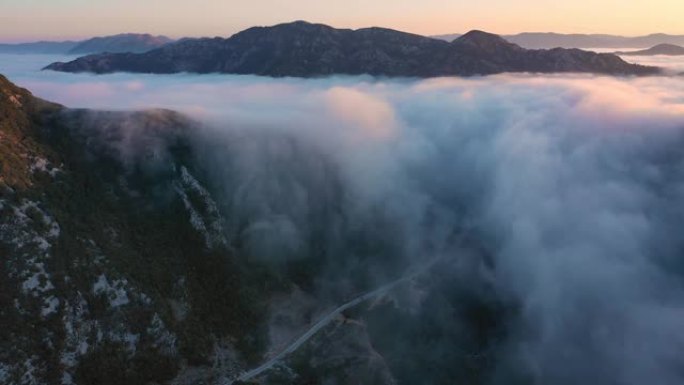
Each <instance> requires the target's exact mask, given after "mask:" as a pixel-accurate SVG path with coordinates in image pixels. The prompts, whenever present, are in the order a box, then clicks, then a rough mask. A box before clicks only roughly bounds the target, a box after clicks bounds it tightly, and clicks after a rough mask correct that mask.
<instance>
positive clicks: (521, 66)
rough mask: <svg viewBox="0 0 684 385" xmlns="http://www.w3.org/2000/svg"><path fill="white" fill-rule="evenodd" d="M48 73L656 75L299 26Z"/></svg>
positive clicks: (109, 57) (480, 45)
mask: <svg viewBox="0 0 684 385" xmlns="http://www.w3.org/2000/svg"><path fill="white" fill-rule="evenodd" d="M46 69H50V70H55V71H63V72H93V73H99V74H102V73H111V72H118V71H125V72H140V73H160V74H164V73H178V72H192V73H232V74H255V75H265V76H296V77H315V76H326V75H334V74H345V75H358V74H370V75H376V76H392V77H397V76H398V77H435V76H472V75H488V74H496V73H503V72H540V73H552V72H589V73H603V74H616V75H644V74H654V73H657V72H659V70H658V69H657V68H653V67H644V66H639V65H634V64H629V63H627V62H625V61H623V60H622V59H620V58H619V57H617V56H615V55H611V54H597V53H593V52H586V51H581V50H566V49H553V50H527V49H523V48H521V47H520V46H518V45H515V44H513V43H510V42H508V41H506V40H504V39H503V38H501V37H500V36H497V35H493V34H489V33H486V32H482V31H471V32H469V33H467V34H465V35H463V36H461V37H460V38H459V39H457V40H455V41H454V42H452V43H448V42H445V41H442V40H438V39H432V38H428V37H424V36H419V35H414V34H409V33H405V32H400V31H395V30H391V29H385V28H364V29H358V30H349V29H335V28H332V27H329V26H326V25H322V24H311V23H307V22H302V21H299V22H293V23H288V24H280V25H276V26H273V27H254V28H250V29H247V30H245V31H243V32H240V33H237V34H235V35H233V36H232V37H230V38H227V39H223V38H204V39H184V40H182V41H179V42H177V43H173V44H168V45H165V46H163V47H161V48H158V49H154V50H151V51H149V52H146V53H142V54H132V53H122V54H99V55H90V56H85V57H81V58H78V59H76V60H74V61H71V62H68V63H53V64H51V65H49V66H47V67H46Z"/></svg>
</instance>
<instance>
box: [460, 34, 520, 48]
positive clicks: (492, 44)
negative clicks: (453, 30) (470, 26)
mask: <svg viewBox="0 0 684 385" xmlns="http://www.w3.org/2000/svg"><path fill="white" fill-rule="evenodd" d="M453 44H457V45H463V46H471V47H476V48H479V49H482V50H485V51H496V50H500V49H509V50H510V49H516V50H520V49H521V48H520V47H519V46H517V45H515V44H513V43H511V42H509V41H508V40H506V39H504V38H503V37H501V36H499V35H496V34H493V33H489V32H485V31H480V30H477V29H475V30H472V31H470V32H468V33H466V34H464V35H463V36H461V37H459V38H458V39H456V40H454V41H453Z"/></svg>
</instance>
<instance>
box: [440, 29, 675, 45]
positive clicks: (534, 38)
mask: <svg viewBox="0 0 684 385" xmlns="http://www.w3.org/2000/svg"><path fill="white" fill-rule="evenodd" d="M459 36H461V34H448V35H437V36H434V37H435V38H437V39H442V40H445V41H453V40H454V39H457V38H458V37H459ZM503 37H504V38H505V39H506V40H508V41H510V42H511V43H515V44H518V45H520V46H521V47H524V48H528V49H549V48H557V47H560V48H648V47H652V46H654V45H657V44H677V45H684V35H668V34H664V33H654V34H650V35H645V36H635V37H627V36H619V35H607V34H562V33H553V32H524V33H519V34H515V35H504V36H503Z"/></svg>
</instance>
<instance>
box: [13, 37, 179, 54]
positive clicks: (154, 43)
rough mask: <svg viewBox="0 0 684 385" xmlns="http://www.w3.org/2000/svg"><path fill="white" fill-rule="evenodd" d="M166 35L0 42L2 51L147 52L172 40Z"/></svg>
mask: <svg viewBox="0 0 684 385" xmlns="http://www.w3.org/2000/svg"><path fill="white" fill-rule="evenodd" d="M172 41H173V39H170V38H168V37H166V36H153V35H150V34H138V33H123V34H118V35H111V36H102V37H93V38H91V39H87V40H82V41H61V42H51V41H41V42H35V43H19V44H0V53H21V54H29V53H34V54H64V55H84V54H91V53H99V52H137V53H140V52H146V51H149V50H151V49H154V48H159V47H161V46H163V45H164V44H168V43H170V42H172Z"/></svg>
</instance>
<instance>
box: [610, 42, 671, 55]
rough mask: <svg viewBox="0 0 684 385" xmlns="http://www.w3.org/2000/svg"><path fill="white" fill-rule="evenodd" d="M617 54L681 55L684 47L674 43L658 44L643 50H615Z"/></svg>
mask: <svg viewBox="0 0 684 385" xmlns="http://www.w3.org/2000/svg"><path fill="white" fill-rule="evenodd" d="M615 54H616V55H625V56H653V55H669V56H681V55H684V47H682V46H678V45H674V44H658V45H656V46H654V47H651V48H649V49H644V50H641V51H619V52H615Z"/></svg>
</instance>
